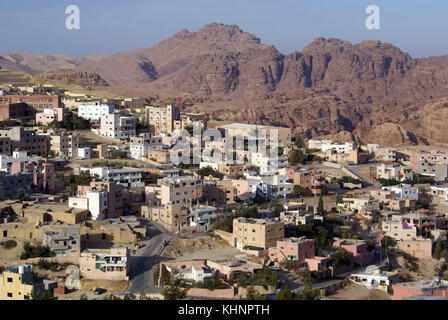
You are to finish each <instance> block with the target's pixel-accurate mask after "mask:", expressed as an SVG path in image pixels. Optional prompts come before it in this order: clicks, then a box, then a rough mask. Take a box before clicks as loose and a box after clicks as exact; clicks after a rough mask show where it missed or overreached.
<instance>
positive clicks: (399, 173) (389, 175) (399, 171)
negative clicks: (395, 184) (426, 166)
mask: <svg viewBox="0 0 448 320" xmlns="http://www.w3.org/2000/svg"><path fill="white" fill-rule="evenodd" d="M413 177H414V173H413V172H412V169H411V168H410V167H404V166H400V165H399V164H397V163H393V162H388V161H383V162H381V163H380V164H379V165H377V167H376V178H377V179H378V178H380V179H396V180H398V181H405V180H407V179H412V178H413Z"/></svg>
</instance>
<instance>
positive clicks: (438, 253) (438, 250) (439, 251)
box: [434, 238, 442, 260]
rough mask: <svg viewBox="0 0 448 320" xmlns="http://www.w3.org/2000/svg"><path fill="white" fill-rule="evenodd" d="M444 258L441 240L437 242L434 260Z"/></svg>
mask: <svg viewBox="0 0 448 320" xmlns="http://www.w3.org/2000/svg"><path fill="white" fill-rule="evenodd" d="M441 257H442V242H441V241H440V238H438V239H437V240H436V247H435V249H434V259H437V260H440V258H441Z"/></svg>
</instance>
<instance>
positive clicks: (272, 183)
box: [245, 174, 294, 200]
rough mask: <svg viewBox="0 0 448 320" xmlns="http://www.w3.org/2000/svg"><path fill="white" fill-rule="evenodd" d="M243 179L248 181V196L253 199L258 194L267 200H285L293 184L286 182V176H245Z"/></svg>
mask: <svg viewBox="0 0 448 320" xmlns="http://www.w3.org/2000/svg"><path fill="white" fill-rule="evenodd" d="M245 178H246V180H247V181H249V188H248V189H249V192H248V193H249V196H248V198H251V199H253V198H254V197H255V196H256V194H257V193H258V194H260V195H261V196H262V197H263V198H265V199H267V200H277V199H286V198H287V197H288V196H289V195H290V194H291V193H292V189H293V188H294V184H293V183H290V182H287V181H288V176H286V175H274V176H251V175H248V174H246V175H245Z"/></svg>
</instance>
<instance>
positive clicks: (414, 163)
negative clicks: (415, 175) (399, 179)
mask: <svg viewBox="0 0 448 320" xmlns="http://www.w3.org/2000/svg"><path fill="white" fill-rule="evenodd" d="M422 160H424V161H425V162H428V163H430V164H434V163H448V154H447V153H445V152H442V151H438V150H431V151H429V152H428V151H423V150H420V151H414V152H412V153H411V155H410V161H411V168H412V170H417V169H418V165H419V162H420V161H422Z"/></svg>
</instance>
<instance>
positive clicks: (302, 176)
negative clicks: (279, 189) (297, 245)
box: [288, 168, 326, 196]
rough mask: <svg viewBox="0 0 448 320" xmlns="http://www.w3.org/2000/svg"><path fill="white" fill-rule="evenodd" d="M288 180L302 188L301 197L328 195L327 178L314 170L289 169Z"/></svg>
mask: <svg viewBox="0 0 448 320" xmlns="http://www.w3.org/2000/svg"><path fill="white" fill-rule="evenodd" d="M288 179H289V180H290V181H291V182H292V183H293V184H294V185H298V186H299V187H300V194H301V195H304V196H308V195H313V196H320V195H325V194H326V182H325V177H324V176H323V175H321V174H318V173H316V172H315V171H313V170H304V169H299V168H289V169H288Z"/></svg>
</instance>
